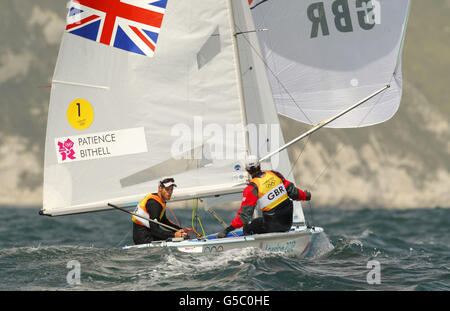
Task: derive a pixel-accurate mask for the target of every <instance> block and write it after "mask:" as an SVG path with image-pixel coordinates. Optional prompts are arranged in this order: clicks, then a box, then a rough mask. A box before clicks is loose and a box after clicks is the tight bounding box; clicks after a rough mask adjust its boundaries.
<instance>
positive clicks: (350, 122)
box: [249, 0, 409, 128]
mask: <svg viewBox="0 0 450 311" xmlns="http://www.w3.org/2000/svg"><path fill="white" fill-rule="evenodd" d="M249 2H250V3H251V6H252V15H253V17H254V20H255V24H256V28H257V29H267V30H266V31H260V32H258V36H259V39H260V42H261V45H262V50H263V56H264V59H265V62H266V64H267V72H268V76H269V80H270V84H271V87H272V92H273V94H274V99H275V103H276V107H277V110H278V112H279V113H280V114H282V115H285V116H287V117H289V118H292V119H294V120H297V121H300V122H303V123H307V124H317V123H319V122H320V121H322V120H324V119H327V118H329V117H331V116H333V115H336V114H337V113H339V112H340V111H343V110H344V109H346V108H347V107H350V106H351V105H352V104H354V103H356V102H358V101H360V100H361V99H362V98H365V97H366V96H368V95H370V94H372V93H374V92H375V91H377V90H379V89H381V88H383V87H384V86H386V85H390V88H389V89H388V90H387V91H385V92H383V93H382V94H380V95H378V96H377V97H375V98H373V99H371V100H370V101H368V102H367V103H365V104H363V105H362V106H360V107H358V108H357V109H355V110H354V111H352V112H350V113H348V114H347V115H345V116H343V117H341V118H339V119H337V120H335V121H333V122H332V123H330V124H329V125H327V126H329V127H337V128H345V127H361V126H369V125H373V124H377V123H380V122H384V121H386V120H388V119H389V118H391V117H392V116H393V115H394V114H395V112H396V111H397V109H398V107H399V104H400V99H401V94H402V74H401V52H402V46H403V40H404V34H405V30H406V24H407V17H408V12H409V0H330V1H317V0H301V1H299V0H280V1H264V0H253V1H249Z"/></svg>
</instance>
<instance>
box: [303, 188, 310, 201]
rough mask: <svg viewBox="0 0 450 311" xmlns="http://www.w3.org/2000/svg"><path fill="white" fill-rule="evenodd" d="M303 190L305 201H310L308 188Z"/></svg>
mask: <svg viewBox="0 0 450 311" xmlns="http://www.w3.org/2000/svg"><path fill="white" fill-rule="evenodd" d="M304 192H305V194H306V199H305V201H311V192H309V191H308V190H305V191H304Z"/></svg>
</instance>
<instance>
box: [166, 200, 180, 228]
mask: <svg viewBox="0 0 450 311" xmlns="http://www.w3.org/2000/svg"><path fill="white" fill-rule="evenodd" d="M166 208H167V209H168V210H169V211H170V212H171V213H172V215H173V217H174V218H175V221H176V222H177V225H178V227H180V228H181V225H180V223H179V221H178V219H177V216H175V214H174V212H172V210H171V209H170V208H169V207H168V206H167V205H166ZM169 221H170V219H169ZM172 223H173V222H172Z"/></svg>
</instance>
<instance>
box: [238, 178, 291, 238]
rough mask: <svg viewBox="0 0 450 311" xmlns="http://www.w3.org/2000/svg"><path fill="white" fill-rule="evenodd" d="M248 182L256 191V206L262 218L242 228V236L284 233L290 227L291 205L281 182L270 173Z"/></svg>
mask: <svg viewBox="0 0 450 311" xmlns="http://www.w3.org/2000/svg"><path fill="white" fill-rule="evenodd" d="M264 173H265V174H264V176H261V177H255V178H252V179H251V180H250V183H253V184H254V185H255V186H256V188H257V190H258V201H257V202H258V204H259V207H260V209H261V211H262V212H263V217H261V218H256V219H254V220H253V221H252V222H251V223H250V224H249V225H248V226H245V227H244V234H252V233H253V234H254V233H266V232H284V231H288V230H289V229H290V227H291V225H292V211H293V204H292V201H291V200H290V199H289V196H288V193H287V191H286V187H285V186H284V183H283V180H282V179H281V178H280V177H278V176H277V174H276V173H274V172H272V171H265V172H264Z"/></svg>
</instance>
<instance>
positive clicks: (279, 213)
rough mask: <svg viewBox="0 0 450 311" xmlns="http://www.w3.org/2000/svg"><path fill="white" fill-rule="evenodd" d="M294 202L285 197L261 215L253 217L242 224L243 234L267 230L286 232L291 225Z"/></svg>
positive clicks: (266, 231)
mask: <svg viewBox="0 0 450 311" xmlns="http://www.w3.org/2000/svg"><path fill="white" fill-rule="evenodd" d="M293 210H294V204H293V203H292V201H291V200H289V199H287V200H286V201H284V202H283V203H281V204H280V205H278V206H277V207H274V208H273V209H271V210H270V211H267V212H263V217H259V218H255V219H253V220H252V221H251V222H250V223H249V224H248V225H246V226H244V228H243V231H244V234H245V235H249V234H256V233H269V232H286V231H289V229H291V227H292V214H293Z"/></svg>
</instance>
